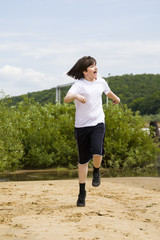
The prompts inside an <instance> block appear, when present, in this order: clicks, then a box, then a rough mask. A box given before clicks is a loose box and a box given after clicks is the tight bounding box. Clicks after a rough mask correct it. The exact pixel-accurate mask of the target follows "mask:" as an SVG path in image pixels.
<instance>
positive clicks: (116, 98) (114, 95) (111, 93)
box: [107, 91, 120, 104]
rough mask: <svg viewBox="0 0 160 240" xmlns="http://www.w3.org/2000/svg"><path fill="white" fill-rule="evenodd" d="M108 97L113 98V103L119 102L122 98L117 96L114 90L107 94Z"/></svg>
mask: <svg viewBox="0 0 160 240" xmlns="http://www.w3.org/2000/svg"><path fill="white" fill-rule="evenodd" d="M107 97H109V98H111V99H112V100H113V104H118V103H120V98H119V97H117V96H116V94H114V93H113V92H112V91H109V93H108V94H107Z"/></svg>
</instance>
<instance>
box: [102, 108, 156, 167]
mask: <svg viewBox="0 0 160 240" xmlns="http://www.w3.org/2000/svg"><path fill="white" fill-rule="evenodd" d="M104 112H105V117H106V119H105V124H106V135H105V141H104V147H105V152H106V154H105V157H104V159H103V162H104V166H105V167H113V168H116V169H133V168H146V167H149V166H150V167H151V166H153V165H154V164H155V163H156V160H157V152H158V151H159V149H158V146H157V145H156V144H155V143H154V141H153V139H152V138H151V137H150V136H149V134H148V132H147V131H144V130H143V127H144V125H145V122H144V119H143V118H142V117H141V116H140V115H139V113H138V112H136V113H135V114H133V112H132V111H131V109H128V108H127V106H126V105H123V106H122V105H121V106H118V105H117V106H111V105H110V106H109V107H108V108H106V107H104Z"/></svg>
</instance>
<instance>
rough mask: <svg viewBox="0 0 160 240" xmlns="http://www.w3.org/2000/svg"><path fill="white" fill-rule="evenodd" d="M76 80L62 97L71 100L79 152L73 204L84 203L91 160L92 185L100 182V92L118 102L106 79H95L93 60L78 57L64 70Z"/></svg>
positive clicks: (102, 130) (79, 205)
mask: <svg viewBox="0 0 160 240" xmlns="http://www.w3.org/2000/svg"><path fill="white" fill-rule="evenodd" d="M67 75H68V76H70V77H72V78H74V79H78V80H79V81H76V82H75V83H74V84H73V85H72V87H71V88H70V89H69V91H68V93H67V94H66V96H65V98H64V102H66V103H69V102H71V101H74V102H75V106H76V115H75V138H76V140H77V146H78V153H79V164H78V171H79V195H78V200H77V206H78V207H82V206H85V198H86V190H85V184H86V179H87V174H88V162H89V160H90V159H93V167H94V170H93V180H92V185H93V186H94V187H98V186H99V185H100V174H99V168H100V166H101V162H102V156H103V154H104V149H103V141H104V135H105V125H104V117H105V116H104V112H103V107H102V93H103V92H104V93H105V94H106V95H107V96H108V97H109V98H111V99H112V100H113V104H118V103H119V102H120V99H119V97H117V96H116V95H115V94H114V93H113V92H112V91H111V90H110V88H109V86H108V84H107V82H106V81H105V80H104V79H102V78H97V66H96V60H95V59H94V58H93V57H90V56H87V57H83V58H81V59H79V60H78V61H77V62H76V64H75V65H74V66H73V67H72V68H71V70H70V71H69V72H68V73H67Z"/></svg>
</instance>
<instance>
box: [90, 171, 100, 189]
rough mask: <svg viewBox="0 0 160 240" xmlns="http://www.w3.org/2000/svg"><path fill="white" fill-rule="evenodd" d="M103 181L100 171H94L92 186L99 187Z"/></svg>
mask: <svg viewBox="0 0 160 240" xmlns="http://www.w3.org/2000/svg"><path fill="white" fill-rule="evenodd" d="M100 183H101V180H100V176H99V172H96V173H94V172H93V179H92V186H94V187H98V186H99V185H100Z"/></svg>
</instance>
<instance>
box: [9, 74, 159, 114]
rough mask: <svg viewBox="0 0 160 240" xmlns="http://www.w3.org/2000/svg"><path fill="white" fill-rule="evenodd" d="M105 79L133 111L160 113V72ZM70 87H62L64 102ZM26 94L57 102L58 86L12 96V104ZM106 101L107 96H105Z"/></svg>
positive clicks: (39, 100)
mask: <svg viewBox="0 0 160 240" xmlns="http://www.w3.org/2000/svg"><path fill="white" fill-rule="evenodd" d="M105 80H106V81H107V82H108V84H109V86H110V88H111V89H112V91H113V92H114V93H116V94H117V95H118V96H119V97H120V98H121V102H122V103H124V104H127V105H128V107H129V108H131V109H132V110H133V111H137V110H138V111H140V113H141V114H142V115H144V114H158V113H160V74H157V75H154V74H138V75H132V74H130V75H123V76H113V77H112V76H110V77H109V78H105ZM69 88H70V86H68V87H63V88H61V102H62V103H63V98H64V96H65V94H66V92H67V91H68V89H69ZM24 96H28V97H32V98H34V100H35V101H37V102H39V103H41V104H45V103H49V102H51V103H55V102H56V88H52V89H49V90H44V91H39V92H32V93H28V94H27V95H23V96H18V97H12V98H11V101H12V105H16V104H17V103H18V102H19V101H22V99H23V97H24ZM104 102H105V96H103V103H104Z"/></svg>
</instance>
